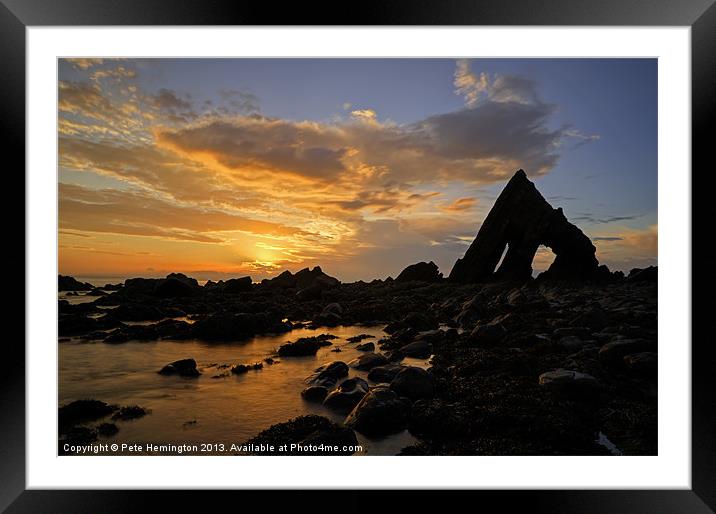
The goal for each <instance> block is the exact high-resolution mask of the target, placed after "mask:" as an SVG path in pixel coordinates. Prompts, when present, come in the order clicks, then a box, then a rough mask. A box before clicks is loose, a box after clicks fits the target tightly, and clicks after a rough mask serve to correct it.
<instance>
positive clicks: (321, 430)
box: [244, 415, 358, 455]
mask: <svg viewBox="0 0 716 514" xmlns="http://www.w3.org/2000/svg"><path fill="white" fill-rule="evenodd" d="M244 444H245V445H265V446H266V447H269V446H272V447H273V450H270V449H267V450H266V451H265V452H260V454H261V455H352V454H353V453H355V450H354V449H351V447H355V446H357V445H358V440H357V439H356V435H355V434H354V433H353V430H351V429H350V428H346V427H344V426H341V425H338V424H337V423H333V422H332V421H331V420H329V419H328V418H325V417H323V416H314V415H309V416H299V417H297V418H293V419H291V420H289V421H286V422H284V423H277V424H275V425H272V426H271V427H269V428H268V429H266V430H264V431H262V432H260V433H259V434H258V435H257V436H256V437H253V438H251V439H249V440H248V441H246V443H244ZM283 445H288V451H281V452H279V451H278V448H279V447H281V446H283ZM292 445H301V446H303V447H304V448H303V450H299V449H298V448H294V447H293V446H292ZM321 445H323V448H324V449H323V450H320V449H318V448H320V447H321ZM326 448H327V450H326ZM343 448H346V450H344V449H343Z"/></svg>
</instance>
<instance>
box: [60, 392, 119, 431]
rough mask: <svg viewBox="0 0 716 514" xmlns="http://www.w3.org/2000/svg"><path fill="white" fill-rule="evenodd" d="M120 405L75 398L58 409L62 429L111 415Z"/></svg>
mask: <svg viewBox="0 0 716 514" xmlns="http://www.w3.org/2000/svg"><path fill="white" fill-rule="evenodd" d="M118 408H119V407H118V406H116V405H108V404H107V403H105V402H102V401H99V400H89V399H88V400H75V401H73V402H71V403H68V404H67V405H63V406H62V407H60V408H59V409H58V418H57V421H58V425H59V427H60V430H62V429H63V428H65V429H67V428H69V427H71V426H73V425H76V424H78V423H84V422H87V421H94V420H97V419H101V418H103V417H105V416H109V415H110V414H112V413H113V412H114V411H116V410H117V409H118Z"/></svg>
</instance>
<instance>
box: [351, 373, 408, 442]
mask: <svg viewBox="0 0 716 514" xmlns="http://www.w3.org/2000/svg"><path fill="white" fill-rule="evenodd" d="M409 415H410V404H409V403H408V402H407V400H404V399H402V398H400V397H399V396H398V395H397V394H396V393H395V392H394V391H392V390H391V389H390V388H388V387H386V386H377V387H374V388H373V389H371V390H370V391H368V394H366V395H365V396H364V397H363V399H362V400H361V401H360V403H358V405H356V406H355V408H354V409H353V410H352V411H351V413H350V414H349V415H348V417H347V418H346V421H345V424H346V426H349V427H351V428H353V429H355V430H357V431H358V432H360V433H362V434H365V435H367V436H369V437H379V436H384V435H388V434H393V433H395V432H399V431H401V430H403V429H404V428H405V427H406V426H407V424H408V416H409Z"/></svg>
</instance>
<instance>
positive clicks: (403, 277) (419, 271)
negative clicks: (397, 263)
mask: <svg viewBox="0 0 716 514" xmlns="http://www.w3.org/2000/svg"><path fill="white" fill-rule="evenodd" d="M442 278H443V274H442V273H440V272H439V271H438V266H437V265H436V264H435V263H434V262H433V261H430V262H418V263H417V264H411V265H410V266H408V267H407V268H405V269H404V270H403V271H401V272H400V274H399V275H398V276H397V278H396V279H395V281H396V282H412V281H420V282H439V281H440V280H442Z"/></svg>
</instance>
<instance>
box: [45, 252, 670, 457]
mask: <svg viewBox="0 0 716 514" xmlns="http://www.w3.org/2000/svg"><path fill="white" fill-rule="evenodd" d="M415 269H416V268H415V267H410V269H409V270H407V272H406V273H405V274H404V276H403V277H398V279H395V280H393V279H388V280H376V281H373V282H371V283H363V282H357V283H351V284H341V283H339V282H338V281H337V280H335V279H332V278H331V277H328V276H327V275H325V274H324V273H323V272H322V271H321V270H320V268H314V269H312V270H309V269H306V270H303V271H301V272H299V273H296V274H290V273H288V272H286V273H284V274H282V275H279V277H277V278H275V279H273V280H266V281H264V282H262V283H260V284H252V283H251V282H250V281H249V280H246V279H237V280H236V281H228V282H223V283H211V282H210V283H207V284H206V285H204V286H200V285H199V284H198V283H197V282H196V281H194V280H193V279H190V278H188V277H185V276H183V275H181V274H172V275H170V276H168V277H167V278H164V279H131V280H128V281H126V282H125V283H124V284H122V285H118V286H112V287H111V288H102V289H100V290H95V289H91V290H90V292H89V293H88V294H95V295H97V298H96V299H95V300H94V301H92V302H89V303H81V304H74V305H73V304H70V303H68V302H66V301H65V300H60V319H59V330H60V336H61V339H62V338H64V337H67V336H74V337H80V338H83V339H88V340H97V341H103V342H105V343H108V344H119V343H122V342H124V341H128V340H159V339H163V338H167V339H174V340H176V339H184V338H198V339H203V340H206V341H208V342H212V341H217V342H218V341H224V342H227V341H228V342H230V341H241V340H244V339H246V338H250V337H252V336H254V335H257V334H267V333H277V332H287V331H290V330H292V329H293V328H295V327H300V326H311V327H326V331H327V332H329V331H330V327H332V326H337V325H356V324H366V325H375V324H385V325H386V327H385V333H386V335H385V337H384V338H382V339H380V340H377V341H374V340H370V341H362V340H356V341H352V343H353V344H356V345H364V346H363V347H362V348H361V349H363V350H364V351H365V354H364V355H363V356H362V357H361V358H360V359H359V361H360V362H353V363H350V365H351V366H353V367H355V368H356V369H362V370H368V371H369V375H368V381H365V380H363V379H360V380H354V382H355V383H349V381H345V380H344V379H345V377H346V376H347V374H348V373H347V366H346V365H345V364H344V366H346V368H345V369H343V367H342V366H337V365H334V367H333V368H332V371H330V372H328V373H324V374H323V375H322V376H321V370H320V369H319V370H317V373H316V376H313V377H308V378H307V391H304V399H305V400H306V401H320V402H322V403H324V405H326V406H327V407H328V408H331V409H332V410H334V411H339V412H345V413H346V420H345V426H347V427H350V428H352V429H353V430H355V431H358V432H361V433H363V434H364V435H367V436H370V437H380V436H381V435H385V434H388V433H392V432H395V431H399V430H402V429H404V428H408V429H409V430H410V432H411V433H412V434H414V435H415V436H417V437H418V438H419V440H420V443H419V444H417V445H415V446H412V447H409V448H405V449H404V450H403V453H406V454H420V455H422V454H426V455H436V454H437V455H440V454H460V455H465V454H496V455H509V454H520V455H527V454H540V455H554V454H607V453H609V449H608V448H607V447H608V446H609V444H607V445H603V444H599V443H598V442H597V441H598V440H599V439H600V437H602V438H603V436H604V435H605V436H606V437H607V438H608V440H609V441H611V443H613V444H614V445H615V446H616V448H617V449H618V451H620V452H622V453H624V454H629V455H647V454H655V453H656V449H657V422H656V421H657V402H656V399H657V389H656V385H657V382H656V378H657V376H656V369H657V303H656V301H657V283H656V269H655V268H650V269H646V270H634V271H633V272H632V273H631V274H630V275H629V277H627V278H619V277H613V278H611V279H610V280H609V281H607V282H593V283H579V284H575V283H569V282H552V281H547V280H531V281H529V282H527V283H524V282H492V283H486V284H462V285H461V284H455V283H453V282H449V281H447V280H445V279H443V278H442V277H440V276H439V273H438V272H437V268H436V267H435V266H434V265H431V263H421V264H420V265H419V266H417V269H418V270H419V271H420V273H418V274H417V275H416V273H415ZM405 276H407V279H406V278H405ZM418 278H419V279H418ZM108 307H112V308H108ZM178 318H179V319H178ZM125 321H145V322H148V323H147V324H143V325H131V324H126V323H125ZM358 339H360V338H358ZM327 341H328V342H327ZM329 341H330V337H328V336H327V337H325V338H320V337H319V338H312V339H307V340H297V341H294V342H293V343H288V344H286V345H284V346H285V347H281V348H279V349H278V355H280V356H281V358H292V357H294V356H300V355H312V354H315V352H316V350H317V348H318V347H320V346H322V345H325V344H330V342H329ZM138 351H141V349H138ZM337 356H340V354H337ZM430 356H432V359H431V361H430V362H431V364H432V366H431V367H430V368H429V369H428V371H427V372H423V371H422V370H419V371H413V370H416V369H417V368H412V367H408V366H405V365H404V364H403V360H404V359H405V358H406V357H417V358H427V357H430ZM188 368H191V366H189V367H188ZM188 368H187V370H185V371H181V369H182V368H181V367H179V365H177V370H176V372H177V373H178V374H182V375H183V376H188V377H191V376H194V375H195V372H194V371H193V370H192V369H188ZM158 371H161V370H158ZM240 371H242V370H237V372H240ZM323 371H325V369H324V370H323ZM169 372H173V370H172V369H171V368H170V369H169V370H165V371H164V373H169ZM332 373H333V375H332ZM397 377H402V378H400V380H397ZM326 378H328V379H327V380H326ZM381 384H382V385H381ZM321 389H323V390H321ZM299 393H300V392H299V391H297V395H298V394H299ZM366 404H368V407H371V406H373V407H377V409H373V412H377V413H379V414H380V413H381V412H387V413H388V414H387V415H378V416H373V415H372V414H371V415H370V416H368V417H367V418H366V417H364V419H360V417H361V416H360V411H361V410H363V411H364V413H365V412H368V413H370V412H371V410H370V409H369V408H367V407H366ZM385 405H388V407H387V408H386V407H385ZM366 420H367V421H366ZM293 423H294V424H293V425H292V424H288V427H291V426H294V425H296V424H297V425H296V426H301V430H303V431H306V426H307V423H308V422H307V421H305V420H304V421H301V420H299V421H298V422H296V421H295V420H294V422H293ZM317 423H319V425H320V423H325V422H323V421H321V422H317ZM285 431H286V429H285V428H284V429H281V428H278V429H274V433H280V434H282V436H283V434H284V433H285ZM271 433H272V432H270V431H269V432H268V433H267V434H263V435H260V436H261V437H260V440H262V441H263V440H264V439H266V438H270V435H271ZM331 433H332V434H334V435H335V433H338V434H340V435H341V437H345V438H346V439H347V440H352V438H351V437H350V436H349V435H346V434H347V432H345V431H343V430H342V429H340V430H339V429H338V428H335V427H334V428H332V429H331ZM311 434H313V432H310V433H309V435H310V437H311V438H314V437H315V434H313V435H311ZM307 437H308V436H307ZM332 437H333V436H332ZM309 440H311V439H310V438H309ZM612 451H615V450H614V449H612Z"/></svg>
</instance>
